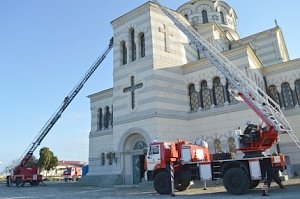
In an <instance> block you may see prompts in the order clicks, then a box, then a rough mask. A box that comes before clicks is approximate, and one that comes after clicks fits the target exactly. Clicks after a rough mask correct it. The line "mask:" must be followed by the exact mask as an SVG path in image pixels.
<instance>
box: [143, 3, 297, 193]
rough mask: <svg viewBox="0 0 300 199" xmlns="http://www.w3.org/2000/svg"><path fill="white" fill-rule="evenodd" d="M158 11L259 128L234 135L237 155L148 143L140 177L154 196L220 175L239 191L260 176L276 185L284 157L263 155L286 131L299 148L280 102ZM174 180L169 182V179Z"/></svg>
mask: <svg viewBox="0 0 300 199" xmlns="http://www.w3.org/2000/svg"><path fill="white" fill-rule="evenodd" d="M152 2H154V3H155V4H156V5H157V6H158V7H159V8H160V9H161V11H162V12H163V13H164V14H165V15H166V16H167V17H168V18H169V19H170V20H171V21H172V22H173V23H174V25H175V26H176V27H177V28H178V29H179V30H181V31H182V32H183V33H184V34H185V35H186V36H187V37H188V39H189V41H190V42H191V43H192V44H194V46H195V47H196V48H197V50H199V51H200V52H201V53H202V54H203V55H205V56H206V58H207V59H208V60H209V61H210V62H211V63H212V65H213V66H215V67H216V68H217V69H218V70H219V71H220V72H221V73H222V74H223V75H224V76H225V77H226V78H227V79H228V81H229V82H230V85H231V89H232V90H231V92H232V94H233V95H234V96H237V97H240V98H241V99H242V100H243V101H244V102H245V103H246V104H248V105H249V107H250V108H251V109H252V110H253V111H254V112H255V113H256V114H257V116H259V117H260V119H261V120H262V121H263V123H264V124H265V125H264V126H262V125H260V126H257V125H254V124H251V123H249V124H248V126H247V128H246V129H245V130H244V131H243V132H239V133H238V135H237V136H238V137H236V138H235V140H236V145H237V151H238V153H237V156H236V157H232V155H231V154H229V153H221V154H212V155H211V154H210V153H209V151H208V147H207V144H205V142H204V141H201V142H200V143H199V144H191V143H189V142H187V141H178V142H153V143H152V144H150V146H149V149H148V154H147V157H146V165H147V171H146V174H145V176H146V178H147V179H148V180H153V181H154V188H155V190H156V191H157V192H158V193H160V194H168V193H170V192H171V185H173V186H174V187H175V188H176V189H177V190H179V191H183V190H186V189H187V188H188V187H189V185H190V182H191V181H193V180H217V179H223V184H224V186H225V188H226V189H227V191H228V192H230V193H232V194H235V195H239V194H244V193H246V192H247V190H248V189H252V188H255V187H256V186H257V185H258V184H259V182H260V181H261V180H262V179H266V181H267V182H268V184H269V183H270V182H271V181H272V180H273V179H274V180H276V181H277V182H278V183H279V185H281V184H280V180H279V179H278V171H281V170H284V169H285V167H286V165H285V158H284V155H274V156H272V155H271V154H267V153H266V151H267V150H268V149H269V148H271V147H272V145H273V144H274V143H275V142H276V141H277V140H278V136H279V134H288V135H290V137H291V138H292V140H293V141H294V142H295V144H296V145H297V146H298V147H299V148H300V141H299V139H298V137H296V136H295V134H294V133H293V130H292V128H291V126H290V125H289V123H288V121H287V120H286V118H285V116H284V115H283V113H282V111H281V109H280V106H279V105H278V104H277V103H276V102H275V101H274V100H273V99H272V98H270V97H269V96H268V94H266V93H265V92H264V90H262V89H261V88H260V87H258V86H257V85H256V84H255V83H254V82H253V81H252V80H251V79H249V78H248V77H247V76H246V75H245V74H244V73H243V72H242V71H241V70H239V68H238V67H236V66H235V65H234V64H233V63H231V62H230V61H229V60H228V59H227V58H226V57H224V55H223V54H222V53H220V52H219V51H218V50H217V49H216V48H215V47H214V46H212V45H211V44H210V43H209V42H207V41H206V40H205V39H204V38H203V37H202V36H201V35H200V34H199V33H198V32H197V30H196V29H195V28H194V27H193V26H192V25H191V24H189V23H188V21H187V20H186V18H184V17H183V16H181V15H178V14H177V13H174V12H173V11H171V10H168V9H167V8H165V7H163V6H161V5H160V4H159V3H158V1H156V0H153V1H152ZM171 181H172V182H174V183H171Z"/></svg>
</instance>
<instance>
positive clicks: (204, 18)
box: [202, 10, 208, 23]
mask: <svg viewBox="0 0 300 199" xmlns="http://www.w3.org/2000/svg"><path fill="white" fill-rule="evenodd" d="M202 20H203V23H208V17H207V11H206V10H202Z"/></svg>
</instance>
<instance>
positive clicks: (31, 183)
mask: <svg viewBox="0 0 300 199" xmlns="http://www.w3.org/2000/svg"><path fill="white" fill-rule="evenodd" d="M39 184H40V181H37V180H35V181H31V182H30V185H31V186H38V185H39Z"/></svg>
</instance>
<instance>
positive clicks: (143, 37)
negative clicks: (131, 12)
mask: <svg viewBox="0 0 300 199" xmlns="http://www.w3.org/2000/svg"><path fill="white" fill-rule="evenodd" d="M140 48H141V49H140V50H141V57H145V55H146V51H145V50H146V49H145V48H146V46H145V34H144V33H141V34H140Z"/></svg>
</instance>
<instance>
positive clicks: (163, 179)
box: [153, 171, 171, 195]
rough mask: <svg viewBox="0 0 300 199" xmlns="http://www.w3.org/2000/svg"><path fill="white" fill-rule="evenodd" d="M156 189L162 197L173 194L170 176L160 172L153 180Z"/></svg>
mask: <svg viewBox="0 0 300 199" xmlns="http://www.w3.org/2000/svg"><path fill="white" fill-rule="evenodd" d="M153 181H154V182H153V184H154V189H155V191H156V192H157V193H159V194H161V195H166V194H170V193H171V180H170V174H169V173H168V172H166V171H160V172H159V173H157V174H156V175H155V177H154V179H153Z"/></svg>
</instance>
